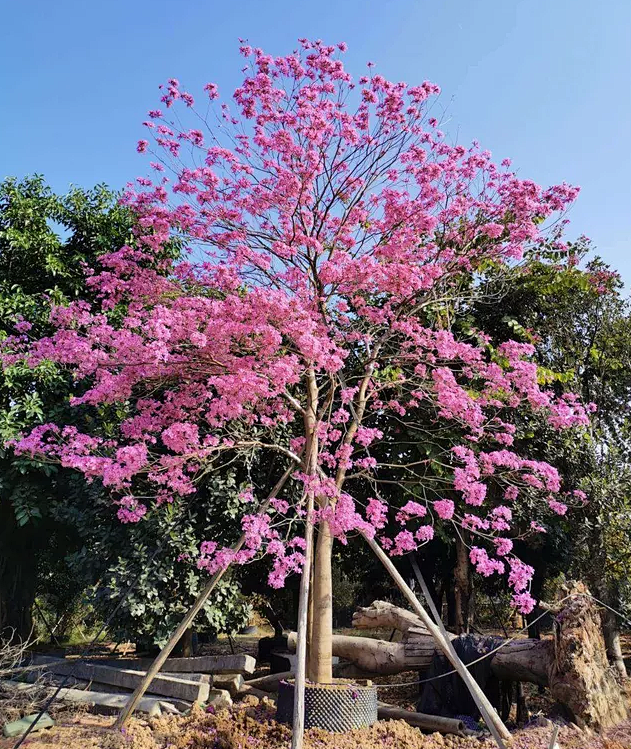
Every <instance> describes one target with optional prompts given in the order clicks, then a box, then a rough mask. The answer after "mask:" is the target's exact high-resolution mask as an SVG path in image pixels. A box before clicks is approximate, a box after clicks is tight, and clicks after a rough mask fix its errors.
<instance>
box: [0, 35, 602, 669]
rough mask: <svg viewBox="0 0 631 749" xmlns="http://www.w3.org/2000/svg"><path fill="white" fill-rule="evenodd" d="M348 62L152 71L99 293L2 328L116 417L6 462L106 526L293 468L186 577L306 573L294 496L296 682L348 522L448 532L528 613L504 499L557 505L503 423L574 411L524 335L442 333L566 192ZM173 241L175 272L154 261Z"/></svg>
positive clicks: (325, 624)
mask: <svg viewBox="0 0 631 749" xmlns="http://www.w3.org/2000/svg"><path fill="white" fill-rule="evenodd" d="M344 49H345V45H343V44H340V45H338V48H334V47H331V46H327V45H324V44H323V43H321V42H315V43H311V42H308V41H306V40H301V41H300V49H299V51H297V52H294V53H292V54H290V55H287V56H286V57H279V58H273V57H271V56H269V55H267V54H265V53H264V52H262V51H261V50H258V49H251V48H250V47H248V46H246V45H244V46H243V47H242V48H241V52H242V54H243V56H244V57H245V58H246V60H247V67H246V68H245V78H244V81H243V84H242V85H241V86H240V87H239V88H238V89H237V90H236V91H235V92H234V95H233V100H232V101H231V102H230V103H227V102H224V103H220V98H219V93H218V91H217V87H216V86H215V85H214V84H212V83H211V84H208V85H207V86H206V87H205V92H204V94H203V97H202V101H201V103H200V102H198V103H197V104H196V103H195V101H194V99H193V96H192V95H191V94H190V93H188V92H186V91H184V90H183V89H182V87H181V86H180V84H179V82H178V81H177V80H170V81H169V82H168V84H167V85H166V86H165V87H164V88H163V89H162V91H163V95H162V103H161V106H160V109H156V110H153V111H151V112H150V113H149V119H148V121H147V122H146V123H145V125H146V127H147V130H148V137H147V139H146V140H141V141H139V143H138V151H139V152H147V153H150V154H152V161H151V167H152V169H153V172H154V176H153V177H151V178H142V179H138V180H137V181H136V183H135V184H134V185H130V186H129V188H128V190H127V192H126V196H125V198H124V202H125V203H126V204H127V205H128V206H130V207H131V208H132V209H133V211H134V212H135V214H136V216H137V236H136V243H135V245H134V247H122V248H121V249H120V251H118V252H115V253H113V254H111V255H109V256H107V257H105V258H103V260H102V268H101V270H100V271H99V272H96V273H94V274H93V275H92V276H91V278H90V279H89V283H90V284H91V285H92V286H93V288H94V289H95V291H96V292H97V293H98V298H99V300H100V301H99V303H98V304H96V305H88V304H86V303H83V302H76V303H74V304H70V305H69V306H66V307H62V308H58V309H56V310H55V311H54V314H53V322H54V323H55V325H56V326H57V332H56V333H55V334H54V335H53V336H52V337H49V338H46V339H44V340H39V341H28V340H26V339H25V338H24V337H20V336H16V337H15V338H13V339H11V340H10V341H9V349H10V350H9V352H8V353H7V354H6V356H5V358H6V359H7V360H8V361H13V360H15V358H16V357H17V358H20V357H25V356H26V357H27V358H28V359H29V360H30V361H31V362H33V363H37V362H39V361H42V360H45V359H51V360H54V361H55V362H58V363H61V364H64V365H66V366H68V367H69V368H71V369H72V370H73V372H74V374H75V378H76V383H77V397H76V399H75V401H74V402H75V403H76V404H77V405H83V406H84V407H86V408H88V409H94V410H95V412H97V413H98V410H99V409H101V408H104V407H107V406H108V405H110V404H118V406H119V407H122V408H123V411H124V417H123V418H122V420H121V422H120V427H119V428H118V431H117V432H116V433H115V434H108V435H104V434H102V433H100V432H99V429H98V419H97V420H95V421H94V424H95V427H94V429H93V430H91V431H89V432H80V431H78V430H77V429H75V428H70V427H66V428H64V426H63V425H52V424H46V425H42V426H40V427H38V428H37V429H35V430H34V431H33V432H31V433H30V434H29V435H26V436H25V437H24V439H22V440H21V442H19V443H18V445H17V449H19V450H21V451H23V452H31V453H34V454H38V455H47V456H49V457H50V459H53V460H59V461H61V462H62V463H63V464H64V465H66V466H71V467H74V468H76V469H77V470H79V471H81V472H83V474H84V475H85V476H86V478H88V479H89V480H93V479H97V480H99V481H101V482H102V483H103V484H104V485H105V486H106V487H109V489H110V490H111V492H112V495H113V498H114V500H115V503H116V505H117V506H118V512H119V515H120V517H121V519H122V520H124V521H127V522H136V521H141V519H142V516H143V515H144V513H145V512H146V509H147V507H148V506H149V504H150V503H163V502H175V501H181V500H183V499H184V500H186V501H191V499H192V500H193V501H194V496H195V491H196V485H197V483H198V482H199V481H200V480H201V477H203V476H204V475H205V474H206V473H207V472H208V471H212V470H215V469H219V467H220V466H221V465H222V464H224V463H225V461H226V460H228V461H237V462H238V461H246V460H250V459H252V456H256V457H257V459H259V460H262V461H265V460H267V459H268V457H267V456H271V455H275V456H277V457H278V458H280V459H281V460H282V461H284V462H285V466H286V467H290V466H292V465H293V466H294V468H295V470H294V472H293V476H292V480H291V481H290V482H288V483H287V484H286V485H285V488H284V490H283V491H282V492H281V493H280V494H279V495H278V497H277V498H275V499H274V500H273V501H272V505H271V508H270V510H269V511H266V512H257V510H256V506H257V504H256V503H257V501H260V500H261V499H263V498H264V497H256V496H254V491H253V490H252V491H246V492H244V494H243V497H242V499H243V504H244V507H245V512H244V516H243V518H242V526H243V529H244V531H245V533H246V537H247V542H246V544H245V546H244V547H243V548H242V549H241V550H239V551H234V550H232V549H229V548H226V547H225V545H223V544H222V543H221V539H208V540H207V541H206V542H205V543H204V544H202V548H201V549H200V557H199V560H198V565H199V566H200V568H205V569H208V571H210V572H213V571H215V570H217V569H219V568H221V567H222V566H225V565H227V564H231V563H236V564H244V563H247V562H249V561H251V560H252V559H254V558H255V557H257V556H261V555H267V556H269V557H270V564H271V572H270V576H269V582H270V584H271V585H272V586H273V587H280V586H282V585H283V583H284V580H285V578H286V576H287V575H288V574H290V573H292V572H300V571H301V569H302V566H303V562H304V556H303V548H304V540H303V537H304V522H305V517H306V507H307V506H308V505H309V503H310V501H312V502H313V503H314V506H315V515H314V522H315V523H317V529H318V532H317V545H316V554H315V562H314V578H313V579H314V590H313V602H314V605H313V607H312V612H313V614H312V621H311V622H310V632H311V640H310V648H311V650H310V658H309V678H310V679H311V680H313V681H316V682H327V681H330V680H331V678H332V673H331V635H332V616H331V605H332V592H331V554H332V547H333V543H334V541H336V540H337V541H339V542H342V543H344V542H345V541H346V538H347V537H348V535H349V534H351V533H357V532H360V533H362V534H364V535H367V536H370V537H375V536H376V537H377V538H378V539H379V540H380V543H381V544H382V545H383V546H384V547H385V548H386V549H388V550H389V551H390V553H391V554H392V555H400V554H404V553H406V552H410V551H413V550H415V549H416V548H417V547H418V546H419V545H421V544H424V543H427V542H429V541H430V540H431V539H432V536H433V534H434V524H435V523H443V524H445V525H446V526H447V528H448V529H452V528H455V529H456V530H458V528H459V527H462V528H465V529H466V530H467V533H468V534H469V537H470V538H472V539H474V541H473V542H472V544H471V548H470V559H471V561H472V563H473V564H474V565H475V567H476V569H477V570H478V571H479V572H480V573H482V574H483V575H507V578H508V584H509V585H511V586H512V588H513V590H514V594H515V595H514V603H515V604H516V605H517V606H519V607H520V608H521V609H522V610H523V611H529V610H530V609H531V608H532V606H533V600H532V598H531V597H530V595H529V593H528V586H529V579H530V576H531V575H532V569H531V568H530V567H528V566H527V565H525V564H523V563H522V562H521V561H520V560H519V559H518V558H517V557H515V556H514V555H513V552H512V541H511V518H512V511H511V506H512V505H514V504H515V503H518V502H520V497H522V496H526V495H527V496H528V497H529V498H530V499H529V501H532V498H533V497H535V498H538V501H539V502H541V503H542V505H543V506H546V507H548V508H549V511H550V512H557V513H563V512H565V509H566V504H567V501H566V500H565V495H560V493H561V492H562V488H561V486H560V480H559V476H558V473H557V471H556V470H555V469H554V467H552V466H551V465H549V464H547V463H543V462H537V461H534V460H529V459H526V458H524V457H520V455H518V454H516V453H515V452H514V451H513V450H512V449H511V446H512V444H513V441H514V439H515V431H516V427H515V425H514V419H513V418H512V415H514V414H515V413H516V412H517V411H518V410H520V409H524V408H528V409H535V410H537V411H539V412H541V413H544V414H546V416H547V418H548V419H549V420H550V423H551V424H553V425H554V426H555V427H556V428H558V429H562V428H566V427H581V426H582V425H585V424H586V423H587V421H588V417H587V414H586V410H585V409H584V408H583V406H582V405H581V404H580V403H579V401H578V400H577V399H576V398H574V397H572V396H568V395H566V396H564V397H562V398H560V399H556V398H555V397H554V396H553V395H552V394H551V393H550V392H547V391H546V390H544V389H542V388H541V387H540V384H539V382H538V377H537V367H536V365H535V364H534V363H533V362H532V361H531V360H530V357H531V355H532V353H533V347H532V346H530V345H528V344H524V343H517V342H508V343H504V344H503V345H501V346H500V347H499V348H497V349H493V348H492V347H491V345H490V342H489V340H488V338H487V337H486V336H485V335H484V333H483V332H481V331H471V332H470V333H469V334H468V335H463V334H459V335H456V334H454V332H453V331H452V329H451V320H452V317H453V315H455V314H456V313H457V312H458V310H460V309H462V308H463V307H466V305H467V304H470V303H471V301H472V300H473V299H474V298H475V296H476V294H478V293H479V284H478V283H477V281H476V279H477V278H479V276H480V274H482V273H484V270H485V269H486V268H488V267H490V266H492V267H493V268H495V269H497V268H498V267H502V266H510V265H512V264H514V263H516V262H518V261H519V259H520V258H521V257H522V254H523V253H524V251H525V250H526V249H527V248H528V247H529V246H530V245H531V244H532V243H536V242H538V241H540V238H541V236H542V233H543V232H544V231H546V226H548V225H549V224H550V222H551V221H552V220H554V219H555V217H556V215H557V214H558V213H559V212H562V211H563V210H564V209H565V208H566V207H567V206H568V204H569V203H571V201H572V200H573V199H574V198H575V196H576V194H577V192H578V190H577V189H576V188H574V187H570V186H568V185H566V184H562V185H557V186H554V187H550V188H548V189H542V188H541V187H539V186H537V185H536V184H535V183H533V182H531V181H528V180H524V179H520V178H518V177H517V176H516V175H515V174H514V173H513V172H511V170H510V164H509V162H503V163H502V165H501V166H496V165H495V164H494V163H493V162H492V161H491V157H490V154H489V153H488V152H486V151H482V150H481V149H480V148H479V147H478V145H477V144H474V145H473V146H471V147H469V148H467V147H463V146H460V145H452V144H450V143H449V142H448V141H447V140H446V138H445V136H444V135H443V133H442V132H441V131H440V129H439V124H438V122H437V121H436V120H435V119H434V118H433V117H432V100H433V97H435V96H436V95H437V94H438V88H437V87H436V86H435V85H433V84H431V83H428V82H424V83H422V84H421V85H418V86H408V85H406V84H405V83H392V82H390V81H387V80H386V79H384V78H383V77H382V76H381V75H378V74H375V73H374V71H373V70H372V65H371V64H369V68H368V74H367V75H365V76H362V77H361V78H359V80H358V81H357V83H354V82H353V80H352V79H351V77H350V75H349V74H348V73H347V72H346V71H345V69H344V67H343V64H342V62H341V59H340V56H341V53H343V52H344ZM174 238H175V239H177V240H178V241H180V242H182V244H183V246H184V247H185V248H186V251H185V257H184V258H183V259H182V260H180V261H178V262H175V261H173V260H170V259H168V256H167V255H165V253H164V251H163V250H164V247H165V246H166V245H167V243H169V242H170V241H171V240H173V239H174ZM556 241H557V244H558V246H559V248H562V245H561V244H560V240H558V239H557V240H556ZM156 257H165V258H166V259H164V260H162V261H161V265H160V267H159V268H158V269H156ZM420 414H423V424H424V432H425V433H424V436H423V437H422V439H421V440H420V442H421V443H423V444H430V443H431V444H438V445H440V449H439V450H437V451H434V452H430V453H427V452H426V453H424V454H423V455H422V456H419V453H418V451H414V450H412V451H411V450H410V449H409V447H408V446H407V445H406V443H405V440H404V439H403V438H402V435H404V434H406V431H405V430H402V429H401V422H402V421H405V422H406V423H408V424H410V423H411V424H414V422H415V418H416V416H415V415H419V419H420ZM419 466H421V467H422V468H423V471H422V472H420V471H419V470H418V469H419ZM430 469H431V470H430ZM386 473H387V476H388V480H389V481H395V482H397V481H400V482H401V485H402V486H403V485H405V486H407V487H411V489H410V498H409V499H407V501H405V502H403V503H400V506H398V507H396V508H394V509H393V508H391V507H390V506H389V503H388V501H386V499H385V498H384V495H383V494H380V492H379V481H380V479H381V478H383V477H384V475H385V474H386ZM430 474H431V476H432V484H431V490H430V487H429V483H428V484H427V486H424V485H423V483H422V478H421V476H422V475H426V476H429V475H430ZM373 489H374V491H372V490H373ZM393 525H394V527H395V531H394V532H392V530H391V529H392V527H393ZM386 526H387V527H386ZM536 530H537V528H533V531H536Z"/></svg>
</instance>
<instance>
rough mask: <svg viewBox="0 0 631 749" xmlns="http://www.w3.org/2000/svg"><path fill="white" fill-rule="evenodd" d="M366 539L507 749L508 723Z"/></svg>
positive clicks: (385, 557)
mask: <svg viewBox="0 0 631 749" xmlns="http://www.w3.org/2000/svg"><path fill="white" fill-rule="evenodd" d="M364 538H365V540H366V542H367V543H368V545H369V546H370V548H371V549H372V550H373V552H374V553H375V554H376V556H377V558H378V559H379V561H380V562H381V563H382V564H383V566H384V567H385V568H386V570H387V571H388V573H389V574H390V576H391V577H392V579H393V580H394V581H395V583H396V584H397V586H398V587H399V589H400V590H401V592H402V593H403V595H404V596H405V598H406V599H407V601H408V603H409V604H410V606H411V607H412V609H413V610H414V612H415V613H416V614H418V616H419V617H420V619H421V621H422V622H423V624H424V625H425V626H426V627H427V630H428V631H429V633H430V634H431V635H432V636H433V637H434V639H435V640H436V642H437V643H438V645H439V647H440V649H441V650H442V651H443V652H444V654H445V656H446V657H447V659H448V660H449V662H450V663H451V665H452V666H453V667H454V668H455V669H456V671H457V672H458V674H459V675H460V677H461V678H462V680H463V681H464V683H465V685H466V686H467V689H468V690H469V692H470V693H471V696H472V697H473V700H474V701H475V703H476V705H477V707H478V709H479V711H480V713H481V715H482V718H483V719H484V722H485V723H486V725H487V726H488V728H489V731H490V732H491V734H492V735H493V738H494V739H495V741H496V743H497V745H498V746H499V747H500V749H506V745H505V744H504V741H509V740H510V738H511V735H510V732H509V730H508V728H506V726H505V725H504V722H503V721H502V719H501V718H500V716H499V715H498V714H497V711H496V710H495V708H494V707H493V705H491V703H490V702H489V701H488V699H487V697H486V695H485V694H484V692H483V691H482V689H481V688H480V685H479V684H478V683H477V682H476V680H475V679H474V678H473V676H472V675H471V673H470V672H469V671H468V670H467V668H466V666H465V665H464V664H463V662H462V661H461V660H460V658H458V656H457V655H456V653H455V651H454V650H453V648H451V647H450V643H449V638H448V637H445V636H444V635H443V632H442V631H441V629H440V628H439V627H438V625H436V624H435V623H434V622H433V621H432V618H431V617H430V616H429V614H428V613H427V612H426V611H425V609H424V608H423V606H422V605H421V603H420V601H419V600H418V598H417V597H416V596H415V595H414V593H413V591H412V589H411V588H410V586H409V585H408V584H407V583H406V582H405V580H404V579H403V578H402V577H401V575H400V574H399V571H398V570H397V568H396V567H395V566H394V564H393V563H392V561H391V559H390V558H389V557H388V555H387V554H386V553H385V552H384V551H383V549H382V548H381V547H380V546H379V544H378V543H377V542H376V541H375V540H374V539H372V538H369V537H368V536H365V535H364Z"/></svg>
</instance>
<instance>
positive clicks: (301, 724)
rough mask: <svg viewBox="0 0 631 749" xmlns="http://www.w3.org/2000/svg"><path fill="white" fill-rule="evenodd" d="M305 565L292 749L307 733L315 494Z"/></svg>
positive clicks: (310, 501) (309, 508) (309, 512)
mask: <svg viewBox="0 0 631 749" xmlns="http://www.w3.org/2000/svg"><path fill="white" fill-rule="evenodd" d="M305 544H306V545H305V563H304V566H303V568H302V577H301V578H300V599H299V602H298V630H297V636H296V678H295V681H294V719H293V725H292V733H291V749H302V745H303V740H304V733H305V684H306V681H307V639H308V637H307V636H308V626H309V622H308V620H309V616H308V614H309V599H310V596H309V589H310V583H311V562H312V557H313V494H312V493H309V496H308V498H307V527H306V528H305Z"/></svg>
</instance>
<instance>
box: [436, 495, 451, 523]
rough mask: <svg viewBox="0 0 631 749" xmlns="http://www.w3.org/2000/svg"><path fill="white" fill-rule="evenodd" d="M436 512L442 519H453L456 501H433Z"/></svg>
mask: <svg viewBox="0 0 631 749" xmlns="http://www.w3.org/2000/svg"><path fill="white" fill-rule="evenodd" d="M433 507H434V509H435V510H436V514H437V515H438V517H439V518H441V519H442V520H451V518H452V517H453V516H454V509H455V506H454V503H453V502H452V501H451V500H450V499H438V500H436V501H435V502H434V503H433Z"/></svg>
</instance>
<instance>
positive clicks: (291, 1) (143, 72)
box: [0, 0, 631, 285]
mask: <svg viewBox="0 0 631 749" xmlns="http://www.w3.org/2000/svg"><path fill="white" fill-rule="evenodd" d="M302 36H306V37H309V38H313V39H315V38H322V39H324V40H325V41H327V42H330V43H334V42H338V41H345V42H347V43H348V45H349V52H348V53H347V55H346V56H345V62H346V65H347V67H348V68H349V69H350V71H351V72H354V73H357V74H358V75H360V74H361V73H363V72H364V70H365V68H364V64H365V62H366V61H368V60H373V61H375V62H376V64H377V68H376V70H377V71H378V72H380V73H382V74H383V75H385V76H386V77H389V78H392V79H398V80H405V81H407V82H408V83H416V82H420V81H422V80H423V79H425V78H429V79H430V80H432V81H434V82H436V83H438V84H439V85H440V86H441V87H442V89H443V94H442V100H443V104H444V105H445V106H446V107H447V109H448V112H449V115H450V121H449V124H448V125H447V127H446V128H445V129H446V130H448V131H449V132H450V133H451V134H455V135H457V136H458V139H459V140H460V141H461V142H464V143H468V142H469V141H470V140H471V139H473V138H477V139H478V140H479V141H480V142H481V143H482V145H483V146H484V147H486V148H488V149H490V150H491V151H492V152H493V153H494V155H495V156H496V157H497V159H498V160H499V159H501V158H504V157H506V156H509V157H511V158H512V159H513V164H514V165H515V166H516V167H518V168H519V171H520V173H521V175H522V176H525V177H526V176H527V177H529V178H532V179H535V180H537V181H539V182H541V183H545V184H549V183H552V182H556V181H562V180H567V181H569V182H572V183H575V184H579V185H581V187H582V189H583V191H582V194H581V196H580V198H579V201H578V204H577V205H576V206H575V207H574V209H573V210H572V213H571V216H570V218H571V219H572V231H573V232H574V233H576V234H578V233H585V234H587V235H588V236H590V237H591V238H592V239H593V240H594V241H595V242H596V244H597V246H598V249H599V252H600V253H601V254H602V255H603V257H604V258H605V259H606V260H607V261H608V262H610V263H611V264H612V265H614V266H615V267H617V268H618V269H619V270H620V271H621V273H622V275H623V278H624V280H625V282H626V283H627V285H629V284H630V283H631V255H630V253H629V250H630V249H631V144H630V135H631V127H630V125H631V51H630V50H631V43H630V42H631V0H600V1H599V2H594V0H434V2H428V1H426V0H319V1H317V2H314V1H313V0H312V1H311V2H303V1H302V0H238V1H234V2H231V1H230V0H222V1H221V2H214V0H205V1H203V2H202V1H201V0H170V1H169V2H166V1H165V0H152V2H148V1H147V0H125V1H123V0H101V1H100V2H99V0H55V1H54V2H52V1H51V0H29V1H27V0H13V1H12V2H10V1H9V0H6V2H5V3H3V10H2V22H1V28H0V71H1V72H0V82H1V88H2V98H1V100H2V114H1V116H0V177H3V176H7V175H16V176H23V175H26V174H29V173H32V172H39V173H42V174H44V175H45V177H46V178H47V179H48V181H49V182H50V184H51V185H52V186H53V187H54V188H55V189H57V190H65V189H66V188H67V186H68V185H69V184H70V183H74V184H79V185H84V186H90V185H92V184H94V183H96V182H106V183H107V184H109V185H111V186H113V187H120V186H122V185H123V184H124V183H125V182H126V181H127V180H129V179H131V178H133V177H135V176H137V175H138V174H141V173H144V171H145V168H146V162H145V161H143V160H142V159H141V157H139V156H138V155H137V154H136V153H135V143H136V141H137V139H138V138H139V137H141V136H142V131H143V128H142V127H141V124H140V123H141V121H142V120H143V118H144V114H145V112H146V110H147V109H148V108H150V107H152V106H154V105H155V104H156V103H157V101H158V96H157V94H158V92H157V85H158V84H159V83H161V82H162V81H164V80H165V79H166V78H167V77H171V76H174V77H177V78H179V79H180V80H181V81H182V82H183V83H184V84H186V87H187V88H188V89H189V90H191V91H192V92H193V93H195V92H196V91H198V90H200V89H201V86H202V85H203V83H205V82H206V81H208V80H213V81H215V82H216V83H218V84H219V86H220V89H221V90H222V91H224V92H226V91H227V90H228V89H230V90H232V89H233V88H234V87H235V85H236V84H237V83H238V80H239V77H240V72H239V71H240V69H241V67H242V59H241V58H240V57H239V55H238V51H237V47H238V42H237V39H238V37H244V38H247V39H248V40H249V42H250V43H251V44H253V45H254V46H260V47H263V48H265V49H266V51H269V52H270V53H272V54H283V53H286V52H288V51H290V50H291V49H293V48H294V46H295V42H296V39H297V38H298V37H302Z"/></svg>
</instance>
